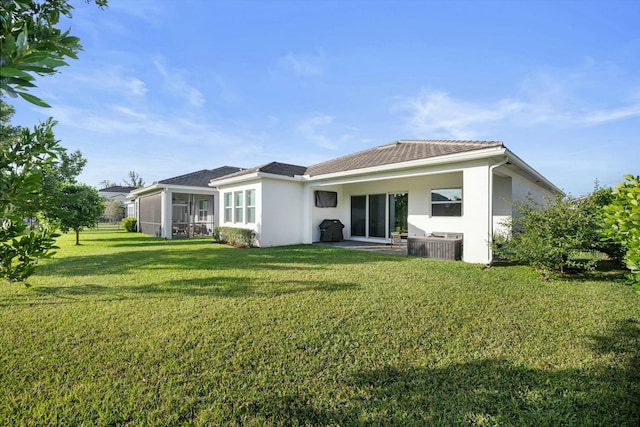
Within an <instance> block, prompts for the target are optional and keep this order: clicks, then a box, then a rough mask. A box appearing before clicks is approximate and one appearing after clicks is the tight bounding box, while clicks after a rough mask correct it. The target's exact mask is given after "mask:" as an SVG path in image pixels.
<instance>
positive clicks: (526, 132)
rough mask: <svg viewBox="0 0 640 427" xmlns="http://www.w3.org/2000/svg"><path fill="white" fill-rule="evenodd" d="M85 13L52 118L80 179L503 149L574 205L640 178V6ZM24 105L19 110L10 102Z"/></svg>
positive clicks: (277, 4) (124, 0) (512, 4)
mask: <svg viewBox="0 0 640 427" xmlns="http://www.w3.org/2000/svg"><path fill="white" fill-rule="evenodd" d="M109 3H110V6H109V8H108V9H105V10H100V9H98V8H97V7H95V6H94V5H88V4H85V3H84V2H82V1H76V2H75V3H74V4H75V6H76V9H75V10H74V12H73V19H72V20H70V21H69V22H67V23H65V27H67V26H69V27H70V28H71V31H72V34H74V35H77V36H79V37H80V38H81V43H82V44H83V46H84V48H85V50H84V52H82V53H81V54H80V59H79V60H78V61H71V62H70V66H69V67H64V68H63V69H62V73H60V74H57V75H55V76H51V77H41V78H40V79H39V80H38V81H37V84H38V86H39V87H38V89H37V90H35V91H34V94H36V95H38V96H40V97H42V98H43V99H45V100H46V101H48V102H49V103H50V104H51V105H52V106H53V108H51V109H42V108H39V107H35V106H31V105H29V104H27V103H26V102H24V101H15V102H12V103H13V105H14V106H15V108H16V116H15V118H14V122H15V123H16V124H20V125H23V126H31V125H33V124H35V123H36V122H37V121H38V120H44V119H46V118H47V117H48V116H53V117H54V118H55V119H57V120H58V121H59V124H58V126H57V127H56V136H57V137H58V138H59V139H60V140H61V143H62V145H63V146H64V147H66V148H68V149H70V150H76V149H80V150H81V151H82V153H83V155H84V156H85V157H86V158H87V159H88V165H87V167H86V168H85V171H84V172H83V174H82V175H81V177H80V180H81V181H83V182H86V183H88V184H91V185H95V186H97V185H98V184H99V183H100V181H102V180H105V179H108V180H111V181H118V182H120V181H122V179H124V178H126V177H127V174H128V171H130V170H135V171H136V172H138V173H139V174H140V175H141V176H142V177H143V179H144V180H145V181H146V183H147V184H151V183H152V182H153V181H157V180H161V179H164V178H169V177H172V176H176V175H181V174H184V173H188V172H192V171H196V170H200V169H212V168H215V167H218V166H222V165H230V166H240V167H252V166H256V165H259V164H263V163H267V162H270V161H280V162H287V163H294V164H300V165H311V164H314V163H317V162H320V161H324V160H328V159H331V158H335V157H338V156H341V155H344V154H349V153H352V152H355V151H359V150H362V149H366V148H370V147H373V146H377V145H381V144H385V143H388V142H391V141H395V140H398V139H473V140H500V141H503V142H504V143H505V144H506V146H507V147H508V148H509V149H511V150H512V151H513V152H515V153H516V154H517V155H518V156H520V157H521V158H522V159H523V160H525V161H526V162H527V163H529V164H530V165H531V166H532V167H534V168H535V169H537V170H538V171H539V172H541V173H542V174H543V175H545V176H546V177H547V178H549V179H550V180H551V181H552V182H554V183H555V184H556V185H558V186H559V187H560V188H562V189H564V190H565V191H566V192H568V193H571V194H573V195H580V194H584V193H586V192H589V191H590V190H591V189H592V188H593V183H594V180H596V179H598V180H600V182H601V183H602V184H604V185H615V183H616V182H619V181H621V180H622V179H623V178H622V177H623V175H624V174H626V173H634V174H638V173H640V25H639V24H638V23H639V22H640V2H638V1H636V0H612V1H604V0H603V1H590V0H580V1H568V0H567V1H562V0H557V1H551V0H549V1H543V0H539V1H517V2H516V1H506V0H504V1H457V0H452V1H444V0H442V1H417V0H416V1H393V2H392V1H320V0H316V1H313V0H312V1H302V0H296V1H269V0H263V1H258V0H253V1H208V0H190V1H187V0H181V1H169V0H109ZM12 101H13V100H12Z"/></svg>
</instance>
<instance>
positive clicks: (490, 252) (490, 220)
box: [487, 156, 509, 264]
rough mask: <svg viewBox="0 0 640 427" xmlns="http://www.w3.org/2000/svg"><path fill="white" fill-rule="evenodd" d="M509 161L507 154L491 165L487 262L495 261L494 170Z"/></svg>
mask: <svg viewBox="0 0 640 427" xmlns="http://www.w3.org/2000/svg"><path fill="white" fill-rule="evenodd" d="M507 163H509V157H506V156H505V158H504V160H503V161H501V162H500V163H497V164H495V165H493V166H490V167H489V224H488V225H489V227H488V230H489V236H488V239H487V255H488V256H487V260H488V263H487V264H491V263H492V262H493V250H492V249H491V244H492V243H493V171H494V169H496V168H498V167H500V166H503V165H506V164H507Z"/></svg>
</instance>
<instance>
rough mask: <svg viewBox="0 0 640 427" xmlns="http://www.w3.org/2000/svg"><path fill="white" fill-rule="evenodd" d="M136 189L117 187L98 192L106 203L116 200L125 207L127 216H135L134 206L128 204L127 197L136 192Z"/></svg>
mask: <svg viewBox="0 0 640 427" xmlns="http://www.w3.org/2000/svg"><path fill="white" fill-rule="evenodd" d="M135 189H136V187H130V186H120V185H115V186H112V187H106V188H103V189H102V190H98V193H99V194H100V195H101V196H102V198H103V199H104V200H105V201H109V200H116V201H118V202H120V204H121V205H122V206H123V207H124V215H125V216H133V210H132V206H130V205H129V204H128V203H127V195H128V194H129V193H130V192H132V191H134V190H135Z"/></svg>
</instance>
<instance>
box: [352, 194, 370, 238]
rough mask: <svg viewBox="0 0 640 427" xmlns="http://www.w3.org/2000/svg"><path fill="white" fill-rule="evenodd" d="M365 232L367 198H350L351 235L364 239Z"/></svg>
mask: <svg viewBox="0 0 640 427" xmlns="http://www.w3.org/2000/svg"><path fill="white" fill-rule="evenodd" d="M366 231H367V196H351V235H352V236H358V237H365V236H366Z"/></svg>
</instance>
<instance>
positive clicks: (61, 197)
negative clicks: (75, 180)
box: [47, 184, 104, 245]
mask: <svg viewBox="0 0 640 427" xmlns="http://www.w3.org/2000/svg"><path fill="white" fill-rule="evenodd" d="M103 212H104V201H103V200H102V197H101V196H100V193H98V190H96V189H95V188H93V187H90V186H88V185H85V184H65V185H63V186H62V188H61V189H60V192H59V193H58V201H57V203H56V204H55V206H52V207H51V208H50V209H49V210H48V212H47V219H49V220H52V221H55V222H57V223H58V224H59V225H60V229H61V230H62V231H64V232H65V233H66V232H68V231H70V230H73V231H74V232H75V233H76V245H79V244H80V232H81V231H82V230H83V229H84V228H92V227H94V226H95V225H96V223H97V222H98V219H100V217H101V216H102V213H103Z"/></svg>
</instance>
